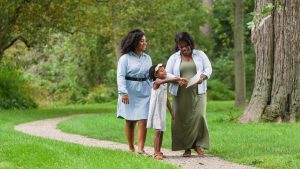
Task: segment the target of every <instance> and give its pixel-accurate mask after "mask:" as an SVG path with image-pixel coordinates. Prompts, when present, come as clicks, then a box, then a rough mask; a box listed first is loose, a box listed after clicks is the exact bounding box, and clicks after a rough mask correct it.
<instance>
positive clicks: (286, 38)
mask: <svg viewBox="0 0 300 169" xmlns="http://www.w3.org/2000/svg"><path fill="white" fill-rule="evenodd" d="M270 2H271V3H273V5H274V9H273V11H272V13H270V14H269V15H267V16H263V17H262V19H261V20H260V23H259V24H258V25H257V26H256V27H255V28H254V30H253V31H252V42H253V44H254V48H255V52H256V78H255V87H254V90H253V94H252V98H251V101H250V103H249V106H248V107H247V109H246V110H245V112H244V114H243V115H242V116H241V118H240V121H241V122H243V123H245V122H251V121H253V122H258V121H259V119H261V118H264V119H267V120H269V121H280V122H281V121H284V122H295V121H298V120H299V119H300V81H299V79H300V73H299V71H300V66H299V65H300V50H299V49H300V32H299V30H300V19H299V18H300V9H299V6H300V1H298V0H272V1H270V0H257V1H256V3H257V4H256V12H257V13H260V12H261V10H262V8H263V7H264V6H265V5H266V3H270Z"/></svg>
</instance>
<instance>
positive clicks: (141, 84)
mask: <svg viewBox="0 0 300 169" xmlns="http://www.w3.org/2000/svg"><path fill="white" fill-rule="evenodd" d="M146 48H147V41H146V37H145V35H144V33H143V32H142V31H140V30H138V29H136V30H132V31H130V32H129V33H128V35H127V36H126V37H125V38H124V39H123V41H122V44H121V52H122V54H123V55H122V56H121V57H120V59H119V62H118V69H117V83H118V94H119V97H118V107H117V117H118V118H122V119H125V121H126V123H125V134H126V137H127V141H128V146H129V149H130V150H131V151H132V152H134V151H135V147H134V129H135V126H136V123H138V150H137V152H138V153H139V154H142V155H147V153H145V151H144V144H145V140H146V134H147V129H146V124H147V118H148V111H149V102H150V95H151V85H150V81H149V79H148V70H149V68H150V67H151V66H152V60H151V58H150V56H149V55H147V54H146V53H144V51H145V50H146Z"/></svg>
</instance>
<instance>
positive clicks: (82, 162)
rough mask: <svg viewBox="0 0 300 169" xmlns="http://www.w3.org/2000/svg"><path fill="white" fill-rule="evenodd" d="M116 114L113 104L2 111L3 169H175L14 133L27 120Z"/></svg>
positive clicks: (149, 160) (0, 156) (122, 154)
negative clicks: (85, 114)
mask: <svg viewBox="0 0 300 169" xmlns="http://www.w3.org/2000/svg"><path fill="white" fill-rule="evenodd" d="M113 111H114V106H112V105H111V104H103V105H88V106H68V107H63V108H49V109H37V110H28V111H16V110H10V111H0V169H40V168H42V169H58V168H62V169H99V168H115V169H119V168H136V169H139V168H151V169H152V168H155V169H157V168H166V169H169V168H176V167H174V166H172V165H168V164H165V163H162V162H160V161H157V160H153V159H152V158H144V157H141V156H138V155H135V154H133V153H128V152H121V151H116V150H106V149H100V148H93V147H85V146H82V145H77V144H71V143H65V142H60V141H54V140H49V139H44V138H39V137H35V136H29V135H26V134H23V133H19V132H17V131H15V130H14V126H15V125H17V124H19V123H24V122H28V121H34V120H39V119H45V118H51V117H57V116H63V115H67V114H75V113H98V115H100V114H101V113H105V112H113ZM98 115H97V116H98Z"/></svg>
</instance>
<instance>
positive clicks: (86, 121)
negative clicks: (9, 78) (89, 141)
mask: <svg viewBox="0 0 300 169" xmlns="http://www.w3.org/2000/svg"><path fill="white" fill-rule="evenodd" d="M107 106H108V107H111V108H112V109H114V107H115V104H111V105H109V104H108V105H107ZM232 107H233V102H230V101H228V102H215V101H213V102H209V103H208V110H207V118H208V125H209V129H210V136H211V148H210V150H209V153H210V154H213V155H216V156H219V157H222V158H223V159H226V160H230V161H234V162H237V163H243V164H246V165H252V166H256V167H262V168H270V169H275V168H280V169H281V168H283V169H285V168H290V169H295V168H300V141H299V140H300V135H299V134H298V133H299V131H300V124H274V123H259V124H246V125H245V124H239V123H237V122H236V119H237V117H238V116H239V115H240V114H241V112H242V110H236V109H234V108H232ZM114 111H115V109H114ZM168 122H170V117H169V116H168ZM167 126H168V128H167V131H166V133H165V137H164V142H163V145H164V147H165V148H170V146H171V139H170V138H171V136H170V135H171V133H170V123H168V124H167ZM59 128H60V129H62V130H63V131H65V132H69V133H78V134H80V135H85V136H88V137H92V138H97V139H104V140H113V141H118V142H122V143H126V139H125V135H124V120H120V119H116V114H115V113H101V114H93V115H82V116H79V117H76V118H73V119H69V120H67V121H65V122H62V123H60V124H59ZM152 140H153V130H148V135H147V142H146V144H147V145H148V146H152Z"/></svg>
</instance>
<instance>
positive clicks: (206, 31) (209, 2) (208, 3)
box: [200, 0, 213, 37]
mask: <svg viewBox="0 0 300 169" xmlns="http://www.w3.org/2000/svg"><path fill="white" fill-rule="evenodd" d="M202 4H203V6H204V7H205V8H206V9H207V10H208V12H209V13H212V9H213V0H202ZM200 31H201V32H202V33H203V35H204V36H205V37H210V36H211V31H212V26H211V24H209V23H206V24H204V25H203V26H200Z"/></svg>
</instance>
